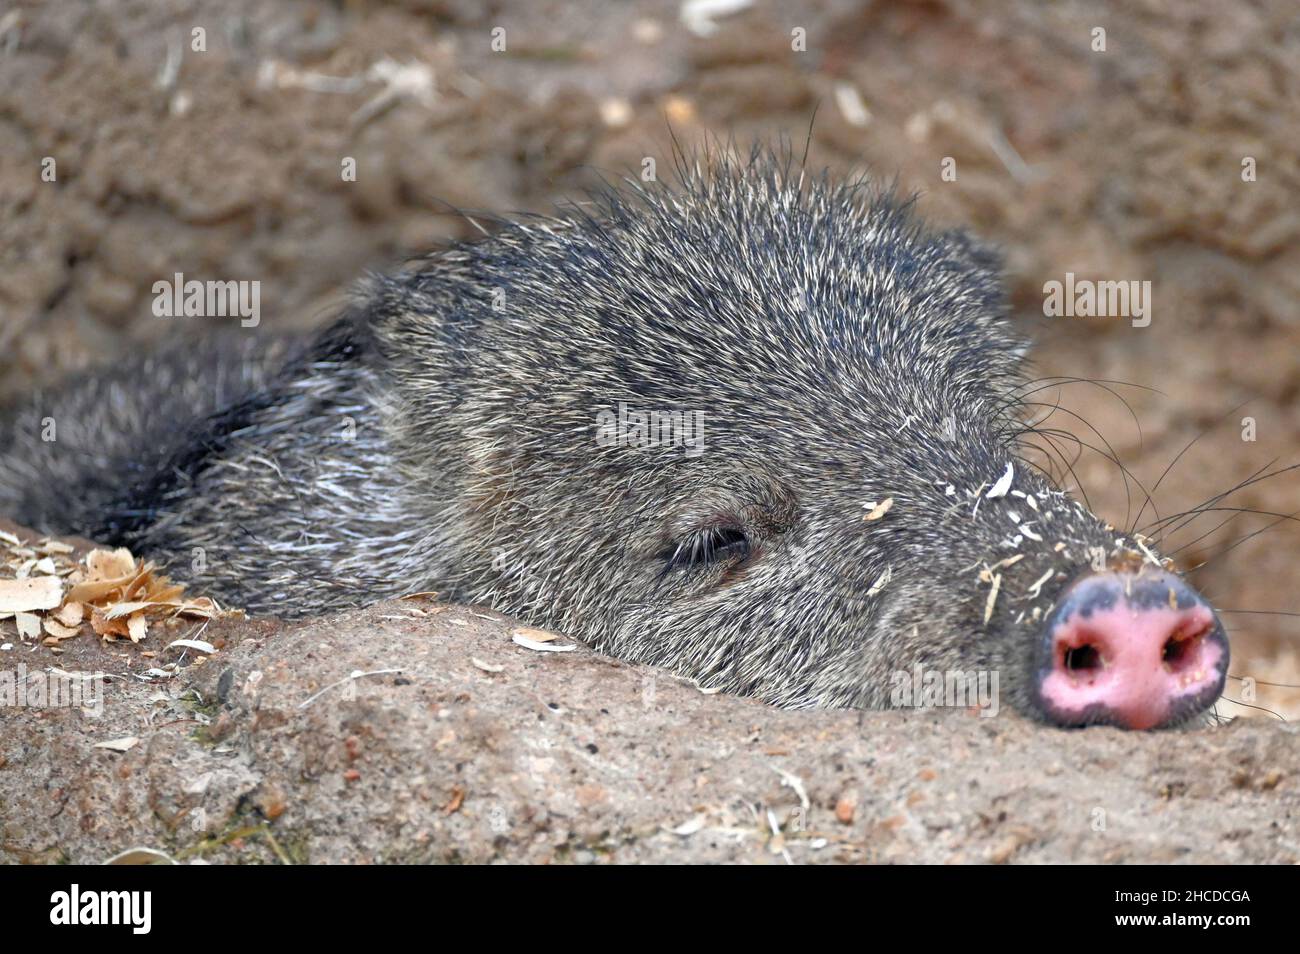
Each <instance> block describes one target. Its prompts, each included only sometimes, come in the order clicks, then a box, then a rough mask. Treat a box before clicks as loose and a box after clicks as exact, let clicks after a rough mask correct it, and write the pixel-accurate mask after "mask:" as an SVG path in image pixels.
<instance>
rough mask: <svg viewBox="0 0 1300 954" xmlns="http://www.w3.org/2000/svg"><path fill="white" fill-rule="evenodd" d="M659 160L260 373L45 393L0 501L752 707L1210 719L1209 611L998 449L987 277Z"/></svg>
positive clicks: (1011, 417)
mask: <svg viewBox="0 0 1300 954" xmlns="http://www.w3.org/2000/svg"><path fill="white" fill-rule="evenodd" d="M680 165H681V168H680V169H679V175H678V177H677V179H676V180H674V182H673V184H671V185H669V184H655V183H651V184H642V183H630V184H628V185H626V186H619V187H608V188H606V189H603V190H601V191H599V192H598V193H597V194H596V195H595V196H594V198H593V201H592V202H591V203H587V204H584V205H579V206H574V207H573V208H572V209H571V210H569V211H568V212H566V213H565V214H562V215H560V216H558V217H553V218H540V217H539V218H523V219H519V220H517V221H513V222H508V223H504V224H503V225H502V227H501V228H500V230H499V231H497V232H495V233H494V234H493V235H492V236H490V237H488V238H486V239H484V240H483V241H480V242H478V243H474V244H462V245H456V246H454V247H452V248H450V249H448V250H444V251H441V252H439V253H437V254H433V255H431V256H429V257H428V258H426V259H423V260H421V261H418V262H415V263H413V264H412V265H410V266H409V267H407V268H406V269H404V270H401V271H398V272H397V273H395V274H391V275H387V276H384V277H377V278H373V279H371V280H369V281H368V282H367V283H366V284H365V285H364V286H363V287H362V288H361V290H360V293H359V295H358V299H357V302H356V304H355V305H354V306H353V307H352V308H350V309H349V310H348V312H347V313H346V314H345V315H344V316H343V317H342V318H341V319H339V320H338V321H337V322H336V323H335V324H334V325H333V326H332V327H331V328H329V329H328V330H326V331H325V332H323V333H321V334H320V335H319V336H318V337H317V338H315V339H314V340H312V341H310V342H309V343H307V344H306V345H305V346H296V350H295V351H294V352H293V353H292V354H290V355H289V356H288V357H284V356H283V355H282V354H280V353H279V346H278V345H277V346H276V347H272V346H271V345H269V344H268V343H267V342H266V340H265V338H264V337H263V336H260V335H259V336H258V337H257V338H251V337H250V338H247V339H246V340H245V341H244V342H243V343H242V345H241V346H240V347H239V348H237V349H234V350H231V349H229V348H226V347H225V346H220V345H217V344H213V343H212V341H211V340H209V339H206V338H203V339H194V338H191V339H189V340H187V341H184V342H182V343H181V344H180V346H178V347H176V348H173V349H172V350H171V351H169V352H168V353H166V354H164V355H162V356H158V357H154V358H152V359H148V361H147V363H146V366H129V367H124V368H120V369H118V370H116V371H109V372H105V373H103V374H101V375H97V376H94V377H92V378H91V379H89V380H87V381H83V382H82V383H80V384H79V385H77V386H76V387H75V388H74V389H73V390H72V391H71V392H66V393H63V394H55V395H50V396H44V397H39V398H37V399H36V400H34V401H33V402H32V404H31V405H30V406H28V407H27V408H25V409H24V410H22V411H21V412H19V413H18V414H16V415H14V416H13V417H12V418H11V419H10V420H9V421H8V423H6V424H5V425H4V426H5V428H6V430H5V431H4V432H3V437H4V438H5V444H4V445H3V446H4V447H5V449H4V450H3V452H2V454H3V456H0V512H4V513H7V514H8V515H9V516H12V517H14V518H16V519H18V520H19V521H22V522H24V523H26V524H28V525H32V526H36V527H39V528H41V529H42V530H45V531H50V532H68V531H75V532H78V533H82V534H86V535H88V536H91V537H93V538H96V539H99V540H103V541H107V542H113V543H121V544H125V545H128V546H130V547H132V548H133V549H135V550H136V551H137V552H143V553H146V554H149V555H151V556H153V557H154V558H156V559H158V560H160V561H163V562H164V563H165V564H166V565H167V566H168V567H170V568H171V570H172V572H173V573H174V574H176V575H178V576H180V577H182V578H186V579H191V580H193V581H194V582H195V583H196V584H197V585H199V586H200V587H201V588H202V590H203V591H204V592H206V593H208V594H212V595H214V596H216V597H218V598H220V599H223V600H225V601H228V602H229V603H231V604H234V605H237V606H242V607H246V608H247V609H249V610H250V611H253V612H258V613H274V614H279V615H300V614H309V613H310V614H319V613H322V612H325V611H328V610H331V609H335V608H339V607H344V606H349V605H355V604H361V603H365V602H367V601H373V600H378V599H380V598H384V597H391V596H396V595H399V594H403V593H407V592H412V591H425V590H434V591H437V592H439V593H440V594H441V595H442V596H443V597H444V598H446V599H449V600H457V601H464V602H477V603H484V604H488V605H490V606H492V607H494V608H495V609H497V610H500V611H503V612H505V613H508V614H512V615H515V616H517V617H520V618H522V619H524V620H527V621H530V622H532V623H534V624H537V625H540V626H545V627H549V628H552V629H555V630H559V631H562V632H564V633H567V634H570V635H573V636H576V637H580V638H582V639H584V640H587V641H589V642H590V644H591V645H592V646H593V647H595V648H597V649H598V650H601V651H603V652H606V653H609V654H611V655H614V656H618V657H622V658H625V659H629V660H634V661H638V662H644V663H652V664H657V665H660V666H665V667H668V668H670V669H672V670H675V671H676V672H678V673H681V674H685V675H687V676H690V677H692V678H694V679H696V680H698V681H699V683H700V684H701V685H704V686H709V687H716V688H720V689H723V690H726V691H731V692H736V693H747V694H752V695H754V696H757V697H759V698H761V699H764V700H767V701H769V702H772V703H775V704H778V705H781V706H789V707H807V706H854V707H881V706H887V705H889V704H890V701H891V687H893V686H895V685H896V683H897V674H899V673H907V672H920V671H924V672H948V671H964V672H972V671H973V672H981V671H985V672H992V673H997V674H998V676H999V677H1000V678H999V687H1000V689H999V691H1000V694H1001V697H1002V699H1003V701H1004V702H1005V703H1008V704H1010V705H1011V706H1012V707H1014V708H1015V709H1018V710H1020V711H1021V712H1023V713H1027V714H1029V715H1032V716H1035V717H1037V718H1039V719H1042V720H1045V721H1048V722H1052V723H1057V724H1061V725H1085V724H1090V723H1111V724H1115V725H1120V726H1125V727H1131V728H1150V727H1157V726H1171V725H1178V724H1184V723H1187V722H1189V721H1191V720H1193V719H1194V717H1196V716H1198V715H1199V714H1201V713H1203V712H1204V711H1205V710H1206V709H1207V708H1208V707H1209V706H1210V705H1211V704H1212V703H1213V702H1214V700H1215V699H1216V698H1217V696H1218V694H1219V692H1220V690H1221V688H1222V685H1223V682H1224V678H1225V674H1226V669H1227V664H1228V644H1227V639H1226V636H1225V634H1224V630H1223V627H1222V626H1221V625H1220V623H1219V621H1218V619H1217V617H1216V615H1215V613H1214V612H1213V611H1212V610H1211V608H1210V607H1209V606H1208V605H1207V603H1206V601H1205V600H1204V599H1202V598H1201V597H1200V596H1199V595H1198V594H1197V593H1196V592H1195V591H1194V590H1193V589H1192V588H1191V587H1190V586H1189V585H1188V584H1187V583H1186V582H1184V581H1183V580H1182V579H1181V578H1180V577H1179V576H1178V575H1177V574H1175V573H1174V572H1173V571H1172V569H1171V566H1170V565H1169V564H1168V563H1167V562H1166V561H1162V559H1161V557H1160V556H1159V555H1158V554H1157V553H1155V552H1154V550H1153V549H1152V547H1151V545H1150V544H1149V543H1148V542H1147V541H1143V540H1142V539H1140V538H1136V537H1134V536H1132V535H1128V534H1124V533H1122V532H1118V531H1116V530H1114V529H1113V528H1111V527H1109V526H1107V525H1106V524H1105V523H1104V522H1103V521H1101V520H1100V519H1098V518H1097V517H1095V516H1094V515H1093V514H1091V513H1090V512H1089V511H1088V510H1087V509H1086V508H1085V507H1083V506H1082V505H1080V504H1079V503H1078V502H1076V501H1075V500H1074V499H1072V498H1071V497H1069V496H1067V495H1066V494H1065V493H1063V492H1062V491H1061V490H1059V489H1057V488H1056V487H1054V486H1052V484H1051V483H1050V482H1049V480H1048V479H1047V478H1046V477H1045V476H1044V475H1043V474H1042V473H1040V472H1038V471H1037V470H1036V469H1035V468H1033V467H1032V466H1030V465H1029V464H1028V462H1027V461H1026V460H1025V459H1023V457H1022V455H1021V453H1020V449H1021V448H1020V444H1019V440H1020V438H1021V436H1022V434H1023V432H1024V428H1025V425H1024V423H1023V421H1022V415H1021V413H1020V411H1021V408H1020V400H1019V394H1020V391H1019V389H1020V388H1021V387H1022V377H1021V372H1020V365H1021V357H1022V354H1023V352H1024V347H1025V346H1024V343H1023V342H1022V341H1021V340H1020V339H1019V338H1018V337H1017V334H1016V333H1015V331H1014V330H1013V327H1012V325H1011V324H1010V322H1009V320H1008V317H1007V305H1006V303H1005V300H1004V295H1003V291H1002V289H1001V279H1000V275H999V263H998V259H997V257H996V255H995V254H994V253H993V252H991V251H990V250H989V249H987V248H986V247H984V246H983V245H981V244H978V243H977V242H976V241H974V240H972V239H971V238H970V237H968V236H967V235H965V234H964V233H961V232H942V233H937V234H936V233H932V232H927V231H925V230H924V228H923V227H922V226H921V225H920V224H919V223H918V222H917V221H916V219H915V217H914V214H913V212H912V210H911V208H910V203H906V202H899V201H897V200H896V199H895V198H894V197H893V196H892V194H890V193H889V192H886V191H883V190H880V189H877V188H876V187H874V186H873V185H872V184H871V183H870V182H869V181H868V180H866V179H859V180H855V181H852V182H848V183H843V184H837V183H835V182H832V181H830V180H828V179H827V178H826V177H825V176H821V177H812V176H807V175H805V174H804V173H803V171H802V169H801V168H800V166H799V164H798V163H791V162H789V161H788V160H787V159H782V158H781V157H780V156H777V155H774V154H772V153H771V152H768V151H758V152H756V153H754V155H753V156H751V157H750V158H749V160H748V161H745V160H743V159H742V160H736V159H734V158H728V157H727V156H726V155H713V156H710V157H706V159H705V160H703V161H699V162H696V163H694V164H692V163H689V162H683V163H680ZM246 334H251V333H246ZM43 420H52V421H54V422H55V424H56V426H57V434H58V437H57V439H56V440H54V441H42V440H41V437H40V435H41V422H42V421H43Z"/></svg>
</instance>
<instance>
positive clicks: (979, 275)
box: [926, 229, 1028, 364]
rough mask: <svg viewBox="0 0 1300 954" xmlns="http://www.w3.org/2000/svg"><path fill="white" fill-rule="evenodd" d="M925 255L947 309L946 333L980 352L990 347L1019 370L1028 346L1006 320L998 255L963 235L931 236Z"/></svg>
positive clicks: (958, 233)
mask: <svg viewBox="0 0 1300 954" xmlns="http://www.w3.org/2000/svg"><path fill="white" fill-rule="evenodd" d="M926 251H927V253H928V254H929V256H930V257H931V266H930V269H931V275H932V277H933V280H934V282H935V284H936V286H937V290H938V291H939V293H940V294H941V295H942V296H944V297H946V298H947V299H948V300H949V302H950V304H951V310H950V311H949V312H948V313H947V315H946V321H947V322H948V323H950V330H951V331H952V332H953V333H954V334H955V335H956V336H958V337H961V338H967V339H973V340H974V341H975V342H977V343H978V345H979V346H980V349H981V350H986V349H987V348H989V347H990V346H992V347H993V348H994V349H995V350H996V351H997V352H1000V353H1002V354H1004V355H1005V356H1006V357H1007V358H1008V359H1010V361H1011V362H1012V363H1013V364H1018V363H1019V361H1020V359H1021V358H1022V357H1023V356H1024V354H1025V352H1026V351H1027V350H1028V343H1027V342H1026V341H1025V340H1024V339H1023V338H1022V337H1021V336H1020V334H1019V333H1018V332H1017V331H1016V329H1015V327H1014V326H1013V324H1012V322H1011V321H1010V319H1009V317H1008V314H1009V311H1010V306H1009V304H1008V299H1007V292H1006V287H1005V283H1004V281H1003V261H1002V254H1001V252H999V251H998V249H997V248H996V247H995V246H992V245H989V244H987V243H985V242H982V241H980V240H978V239H976V238H974V237H972V236H971V235H970V233H968V232H965V231H963V230H961V229H953V230H951V231H947V232H940V233H939V234H937V235H935V236H934V238H933V239H931V240H930V242H929V244H928V246H927V249H926Z"/></svg>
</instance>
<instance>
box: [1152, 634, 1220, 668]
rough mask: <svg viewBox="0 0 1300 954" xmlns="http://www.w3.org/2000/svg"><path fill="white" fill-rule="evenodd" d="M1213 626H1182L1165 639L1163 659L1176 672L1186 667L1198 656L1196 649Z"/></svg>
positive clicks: (1162, 652)
mask: <svg viewBox="0 0 1300 954" xmlns="http://www.w3.org/2000/svg"><path fill="white" fill-rule="evenodd" d="M1211 628H1212V627H1210V626H1206V625H1199V626H1192V627H1182V628H1180V629H1179V630H1178V631H1177V632H1175V633H1174V634H1173V635H1172V636H1170V637H1169V639H1167V640H1166V641H1165V645H1164V649H1163V650H1162V651H1161V654H1160V658H1161V660H1162V661H1163V662H1164V664H1165V665H1166V666H1168V667H1169V668H1170V669H1172V670H1173V671H1174V672H1178V671H1179V670H1181V669H1184V668H1186V667H1187V666H1188V665H1189V664H1190V663H1191V662H1192V661H1193V660H1194V659H1195V658H1196V655H1197V654H1196V650H1197V648H1198V647H1199V646H1200V644H1201V641H1202V640H1203V639H1204V638H1205V635H1206V634H1207V633H1208V632H1209V631H1210V629H1211Z"/></svg>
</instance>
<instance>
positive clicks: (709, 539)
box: [661, 526, 750, 574]
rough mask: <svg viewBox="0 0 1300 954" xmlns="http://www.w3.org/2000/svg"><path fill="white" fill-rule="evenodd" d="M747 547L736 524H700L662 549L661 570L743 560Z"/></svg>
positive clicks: (685, 568) (666, 571)
mask: <svg viewBox="0 0 1300 954" xmlns="http://www.w3.org/2000/svg"><path fill="white" fill-rule="evenodd" d="M749 549H750V546H749V537H748V536H747V535H746V534H745V531H744V530H742V529H740V528H739V527H725V526H724V527H701V528H700V529H699V530H696V531H694V532H692V533H691V534H690V535H688V536H686V537H684V538H682V539H681V540H679V541H677V542H676V543H675V544H672V545H670V546H669V547H668V548H667V549H666V550H664V552H663V553H662V554H661V556H662V558H663V559H664V560H666V561H667V562H666V565H665V566H664V573H665V574H668V573H671V572H672V571H673V570H689V569H694V568H697V567H702V566H705V565H707V564H709V563H717V562H721V561H723V560H736V559H744V558H745V557H746V556H748V555H749Z"/></svg>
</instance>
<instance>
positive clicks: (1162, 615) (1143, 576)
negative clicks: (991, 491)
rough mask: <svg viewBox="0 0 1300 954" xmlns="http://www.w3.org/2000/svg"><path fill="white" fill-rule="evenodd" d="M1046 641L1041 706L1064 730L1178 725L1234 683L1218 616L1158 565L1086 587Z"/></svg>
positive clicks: (1077, 588)
mask: <svg viewBox="0 0 1300 954" xmlns="http://www.w3.org/2000/svg"><path fill="white" fill-rule="evenodd" d="M1043 636H1044V644H1043V656H1042V659H1041V661H1040V663H1041V664H1040V667H1039V672H1038V685H1037V695H1038V702H1039V705H1040V708H1041V709H1042V712H1043V714H1044V715H1045V716H1046V717H1047V719H1048V721H1050V722H1054V723H1056V724H1058V725H1066V726H1076V725H1090V724H1095V723H1108V724H1111V725H1118V726H1121V727H1123V728H1126V729H1154V728H1157V727H1160V726H1164V725H1170V724H1173V723H1177V722H1181V721H1183V720H1185V719H1187V718H1189V717H1190V716H1193V715H1195V714H1197V713H1199V712H1202V711H1204V710H1205V709H1207V708H1209V707H1210V706H1211V705H1213V703H1214V701H1215V699H1217V698H1218V697H1219V694H1220V693H1221V692H1222V691H1223V683H1224V679H1225V678H1226V677H1227V672H1228V639H1227V636H1226V634H1225V633H1224V631H1223V626H1222V624H1221V623H1220V622H1219V618H1218V616H1217V615H1215V612H1214V610H1212V609H1211V608H1210V607H1209V605H1208V604H1207V603H1206V602H1205V600H1204V599H1202V597H1201V596H1200V594H1199V593H1197V592H1196V591H1195V590H1194V589H1192V588H1191V587H1190V586H1189V585H1188V584H1186V583H1185V582H1183V580H1181V579H1180V578H1178V577H1177V576H1174V575H1173V574H1171V573H1166V572H1165V571H1163V570H1157V569H1155V568H1153V567H1143V568H1142V570H1140V571H1138V572H1126V571H1125V572H1112V573H1097V574H1093V575H1090V576H1087V577H1084V578H1083V579H1081V580H1079V581H1078V582H1077V583H1075V584H1073V585H1072V586H1071V587H1070V588H1069V589H1068V590H1066V592H1065V593H1064V594H1063V595H1062V597H1061V599H1060V600H1059V601H1058V603H1057V606H1056V608H1055V609H1054V610H1053V611H1052V613H1051V614H1049V616H1048V618H1047V621H1046V627H1045V630H1044V634H1043Z"/></svg>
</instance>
